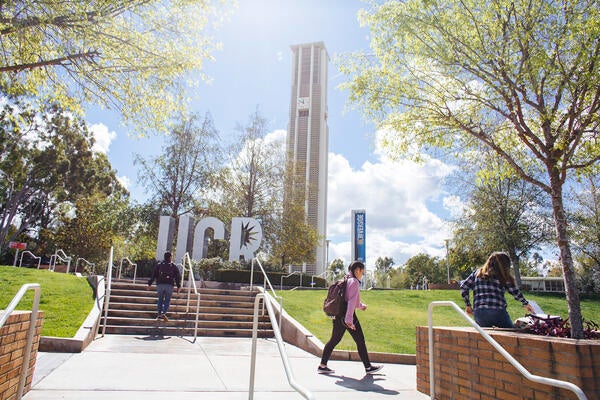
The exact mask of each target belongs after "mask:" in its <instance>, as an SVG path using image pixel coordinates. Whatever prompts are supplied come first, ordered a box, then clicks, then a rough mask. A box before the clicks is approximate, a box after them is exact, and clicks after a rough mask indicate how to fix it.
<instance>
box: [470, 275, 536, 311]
mask: <svg viewBox="0 0 600 400" xmlns="http://www.w3.org/2000/svg"><path fill="white" fill-rule="evenodd" d="M478 271H479V270H475V271H474V272H472V273H471V275H469V276H468V278H467V279H465V280H464V281H462V282H460V294H461V296H462V298H463V300H464V301H465V304H466V306H467V307H470V306H471V301H470V299H469V290H472V291H473V304H474V307H473V308H474V309H477V308H506V300H505V299H504V292H506V291H508V293H510V294H512V296H513V297H514V298H515V299H516V300H518V301H520V302H521V303H522V304H523V305H527V304H529V303H528V301H527V300H525V297H523V294H522V293H521V291H520V290H519V289H518V288H517V287H516V286H514V285H511V284H510V283H507V284H506V285H502V284H501V283H500V281H499V280H497V279H480V278H477V272H478Z"/></svg>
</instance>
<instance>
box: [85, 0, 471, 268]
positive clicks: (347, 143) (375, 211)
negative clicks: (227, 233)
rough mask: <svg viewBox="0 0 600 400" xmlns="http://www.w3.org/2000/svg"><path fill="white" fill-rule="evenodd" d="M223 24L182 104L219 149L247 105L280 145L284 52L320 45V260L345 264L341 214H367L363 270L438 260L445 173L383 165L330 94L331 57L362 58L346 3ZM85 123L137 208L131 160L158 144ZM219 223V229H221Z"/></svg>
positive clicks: (353, 4)
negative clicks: (323, 204) (324, 148)
mask: <svg viewBox="0 0 600 400" xmlns="http://www.w3.org/2000/svg"><path fill="white" fill-rule="evenodd" d="M239 3H240V4H239V7H238V8H237V9H236V10H235V12H234V14H233V15H232V16H231V18H230V19H229V21H227V22H225V23H224V25H223V26H222V27H221V28H220V29H218V30H217V31H215V32H214V37H215V39H216V40H217V41H219V42H221V43H222V50H220V51H217V52H216V53H214V57H215V61H214V62H208V63H207V64H206V65H205V68H204V70H203V72H204V73H205V74H207V75H208V76H209V77H210V78H211V82H210V84H201V85H200V86H199V87H197V88H195V89H194V90H195V91H194V92H193V93H190V95H191V96H193V97H194V98H196V99H195V100H194V102H193V105H192V111H195V112H199V113H201V114H203V113H205V112H206V111H210V112H211V114H212V116H213V118H214V121H215V125H216V127H217V129H218V130H219V134H220V136H221V138H222V139H223V141H224V142H228V141H229V140H231V138H233V136H234V134H235V126H236V124H238V123H239V124H245V123H246V122H247V121H248V118H249V115H250V114H251V113H253V112H254V110H255V109H256V107H257V106H259V107H260V111H261V113H262V114H263V115H264V116H265V117H266V118H267V119H268V120H269V128H270V131H271V132H272V133H270V135H273V136H275V137H285V130H286V128H287V121H288V118H289V99H290V90H291V87H290V85H291V54H292V53H291V50H290V46H291V45H293V44H300V43H309V42H315V41H322V42H324V43H325V46H326V48H327V50H328V53H329V56H330V57H331V62H330V64H329V88H328V111H329V119H328V125H329V153H330V154H329V181H328V184H329V190H328V198H329V200H328V224H327V225H328V233H327V238H328V239H330V240H331V244H330V251H329V260H330V261H331V260H333V259H334V258H342V259H343V260H344V261H346V262H348V261H349V258H350V212H351V210H352V209H365V210H366V213H367V236H366V243H367V267H368V268H369V267H371V268H372V265H373V263H374V262H375V259H376V258H377V257H386V256H388V257H393V259H394V261H395V262H396V264H397V265H399V264H401V263H403V262H404V261H406V259H407V258H409V257H411V256H413V255H416V254H418V253H419V252H427V253H429V254H431V255H436V256H440V257H443V256H444V254H445V248H444V239H447V238H449V237H450V236H449V235H450V234H449V230H448V226H447V224H446V223H445V220H447V219H448V218H450V216H451V215H452V213H454V212H455V211H456V210H457V209H459V208H460V200H459V199H458V198H457V197H456V196H452V195H450V194H449V193H447V192H446V191H444V188H443V185H442V182H443V180H444V178H446V177H447V176H448V175H449V174H450V173H451V172H452V169H453V168H452V166H451V165H448V164H446V163H445V162H444V161H441V160H436V159H430V160H429V161H427V162H426V163H425V164H423V165H415V164H413V163H411V162H408V161H403V162H391V161H389V160H388V159H387V158H386V156H385V154H384V153H383V152H381V151H380V149H379V147H378V145H377V143H378V141H377V137H378V133H377V132H376V130H375V127H374V126H373V124H371V123H369V122H367V121H364V120H363V119H362V118H361V115H360V114H359V113H358V112H357V111H354V110H348V105H347V93H345V92H344V91H342V90H340V89H338V86H339V84H340V83H342V82H343V80H344V76H342V75H341V74H340V73H339V72H338V71H337V65H336V62H335V61H336V59H337V56H338V55H339V54H343V53H348V52H353V51H357V50H367V49H368V45H369V32H368V30H367V29H366V28H360V27H359V25H358V22H357V18H356V14H357V11H358V10H359V9H361V8H364V7H365V4H363V3H362V2H361V1H356V0H319V1H317V0H302V1H294V0H240V1H239ZM87 120H88V122H89V123H90V124H91V125H93V129H94V131H95V133H96V137H97V139H98V142H99V143H98V148H99V149H101V150H102V151H105V152H106V153H107V155H108V158H109V160H110V161H111V163H112V166H113V168H114V169H116V170H117V175H118V176H119V178H120V179H121V180H122V182H124V183H125V184H126V186H127V188H128V189H129V190H130V192H131V194H132V197H133V198H134V199H136V200H138V201H143V200H144V199H145V194H144V192H145V191H144V188H143V187H141V186H140V185H138V184H137V169H136V167H135V166H134V165H133V155H134V153H138V154H141V155H143V156H145V157H147V156H150V155H157V154H159V153H160V151H161V146H162V143H163V139H162V138H161V137H160V136H153V137H146V138H141V139H139V138H136V135H135V132H132V131H128V130H127V129H126V128H124V127H123V126H122V125H121V123H120V120H119V115H118V114H117V113H116V112H111V111H106V110H99V109H97V108H90V109H89V111H88V113H87ZM224 222H225V221H224Z"/></svg>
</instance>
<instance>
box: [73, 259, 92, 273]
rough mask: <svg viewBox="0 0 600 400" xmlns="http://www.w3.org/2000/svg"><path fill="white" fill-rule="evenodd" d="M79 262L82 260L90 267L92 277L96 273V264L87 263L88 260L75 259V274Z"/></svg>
mask: <svg viewBox="0 0 600 400" xmlns="http://www.w3.org/2000/svg"><path fill="white" fill-rule="evenodd" d="M79 260H83V261H84V262H85V263H86V264H87V265H91V266H92V275H94V274H95V273H96V263H93V262H89V261H88V260H86V259H85V258H83V257H77V260H76V261H75V272H77V267H78V266H79Z"/></svg>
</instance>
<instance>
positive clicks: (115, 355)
mask: <svg viewBox="0 0 600 400" xmlns="http://www.w3.org/2000/svg"><path fill="white" fill-rule="evenodd" d="M251 347H252V340H251V339H245V338H213V337H202V338H198V339H197V340H196V342H195V343H192V342H191V339H190V338H182V337H140V336H137V337H136V336H120V335H107V336H105V337H104V338H99V339H96V340H95V341H94V342H93V343H92V344H91V345H90V346H88V347H87V349H85V351H84V352H82V353H76V354H65V353H39V355H38V358H37V363H36V369H35V374H34V378H33V388H32V390H31V391H30V392H29V393H27V394H26V395H25V396H24V397H23V398H24V399H25V400H42V399H43V400H55V399H66V400H75V399H77V400H80V399H87V400H106V399H111V400H121V399H144V400H158V399H169V400H191V399H199V398H201V399H209V400H231V399H235V400H243V399H248V387H249V376H250V352H251ZM285 349H286V353H287V355H288V357H289V362H290V365H291V367H292V369H293V373H294V378H295V380H296V382H297V383H298V384H300V385H302V386H304V387H305V388H307V389H308V390H310V391H312V393H313V395H314V398H315V399H323V400H333V399H335V400H340V399H344V400H346V399H348V400H354V399H356V400H359V399H360V400H364V399H389V398H391V397H393V398H398V399H406V400H417V399H419V400H422V399H427V398H429V396H426V395H424V394H422V393H419V392H417V391H416V389H415V385H416V383H415V382H416V377H415V374H416V368H415V366H414V365H400V364H384V365H385V367H384V368H383V369H382V370H381V371H380V373H379V374H377V375H365V372H364V368H363V366H362V364H361V363H360V362H349V361H330V362H329V367H330V368H333V369H335V371H336V373H335V374H333V375H329V376H326V375H319V374H317V373H316V368H317V365H318V363H319V359H318V358H317V357H315V356H313V355H311V354H309V353H307V352H305V351H303V350H301V349H299V348H297V347H295V346H292V345H290V344H286V345H285ZM257 355H258V357H257V365H256V379H255V394H254V399H256V400H275V399H284V398H285V399H286V400H296V399H302V398H303V397H302V396H301V395H300V394H298V393H297V392H295V391H294V389H293V388H292V387H291V386H290V385H289V383H288V381H287V378H286V375H285V372H284V369H283V363H282V361H281V358H280V356H279V351H278V347H277V343H276V342H275V339H258V346H257Z"/></svg>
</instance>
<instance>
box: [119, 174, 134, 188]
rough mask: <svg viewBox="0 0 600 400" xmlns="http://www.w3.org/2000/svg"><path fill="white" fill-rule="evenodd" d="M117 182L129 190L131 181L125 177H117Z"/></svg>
mask: <svg viewBox="0 0 600 400" xmlns="http://www.w3.org/2000/svg"><path fill="white" fill-rule="evenodd" d="M117 180H118V181H119V183H121V185H123V187H124V188H125V189H127V190H129V188H130V187H131V179H129V178H128V177H127V176H125V175H123V176H117Z"/></svg>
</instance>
